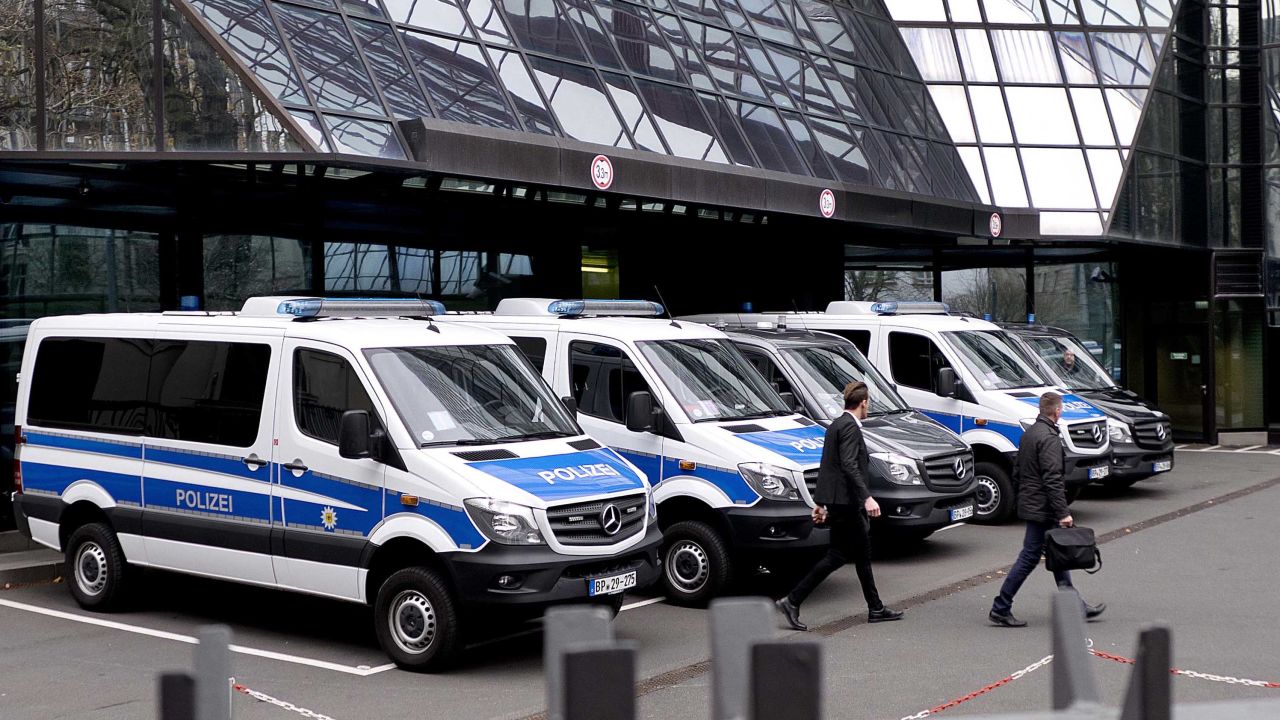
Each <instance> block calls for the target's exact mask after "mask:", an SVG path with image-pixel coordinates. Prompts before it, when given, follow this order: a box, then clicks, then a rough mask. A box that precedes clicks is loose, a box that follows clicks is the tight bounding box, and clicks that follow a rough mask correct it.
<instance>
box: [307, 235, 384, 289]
mask: <svg viewBox="0 0 1280 720" xmlns="http://www.w3.org/2000/svg"><path fill="white" fill-rule="evenodd" d="M388 265H389V263H388V261H387V246H386V245H371V244H365V243H325V244H324V288H325V290H339V291H347V292H350V291H365V290H382V291H386V290H393V289H394V288H393V287H392V286H391V275H390V270H389V267H388Z"/></svg>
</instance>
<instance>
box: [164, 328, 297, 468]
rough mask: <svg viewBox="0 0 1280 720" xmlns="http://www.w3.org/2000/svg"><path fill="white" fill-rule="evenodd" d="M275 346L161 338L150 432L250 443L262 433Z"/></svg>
mask: <svg viewBox="0 0 1280 720" xmlns="http://www.w3.org/2000/svg"><path fill="white" fill-rule="evenodd" d="M270 364H271V347H270V346H268V345H264V344H261V343H226V342H196V341H185V340H161V341H158V342H157V343H156V345H155V353H154V355H153V356H152V361H151V377H150V383H149V384H150V389H149V393H148V394H149V396H150V399H151V403H152V406H153V407H154V414H153V416H152V417H153V419H152V422H151V423H150V425H151V427H150V429H149V431H148V434H149V435H154V436H155V437H161V438H168V439H171V440H186V441H189V442H203V443H214V444H217V445H231V446H234V447H248V446H249V445H252V444H253V442H254V440H256V439H257V437H258V420H259V418H260V417H261V416H262V397H263V393H264V392H265V391H266V387H267V368H268V367H269V366H270Z"/></svg>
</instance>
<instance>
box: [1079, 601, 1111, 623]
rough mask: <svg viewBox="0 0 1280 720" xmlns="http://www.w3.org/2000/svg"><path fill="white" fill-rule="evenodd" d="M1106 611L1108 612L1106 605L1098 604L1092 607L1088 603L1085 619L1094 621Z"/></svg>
mask: <svg viewBox="0 0 1280 720" xmlns="http://www.w3.org/2000/svg"><path fill="white" fill-rule="evenodd" d="M1106 611H1107V604H1106V603H1098V604H1097V605H1090V604H1088V603H1085V606H1084V618H1085V619H1086V620H1092V619H1094V618H1096V617H1098V616H1099V615H1101V614H1102V613H1104V612H1106Z"/></svg>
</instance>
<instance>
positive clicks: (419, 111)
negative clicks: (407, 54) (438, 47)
mask: <svg viewBox="0 0 1280 720" xmlns="http://www.w3.org/2000/svg"><path fill="white" fill-rule="evenodd" d="M351 25H352V27H353V28H354V30H355V32H356V37H357V38H359V40H360V46H361V48H363V49H364V56H365V59H367V60H368V61H369V65H370V67H372V68H373V74H374V75H375V76H376V77H377V78H378V86H379V87H380V88H381V89H382V97H383V99H384V100H386V102H387V106H388V107H390V108H391V112H392V113H393V114H394V115H395V116H396V117H397V118H400V119H412V118H419V117H431V115H432V113H431V106H430V105H428V104H427V99H426V98H425V97H424V96H423V95H422V89H421V88H420V87H418V81H417V80H416V79H415V78H414V75H413V69H412V68H411V67H410V65H409V62H408V60H406V59H405V58H404V56H403V55H401V52H400V45H399V43H397V42H396V37H395V35H394V34H393V32H394V31H393V30H392V29H391V26H390V25H383V24H382V23H373V22H365V21H362V20H353V21H352V22H351Z"/></svg>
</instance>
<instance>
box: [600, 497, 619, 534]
mask: <svg viewBox="0 0 1280 720" xmlns="http://www.w3.org/2000/svg"><path fill="white" fill-rule="evenodd" d="M600 528H601V529H602V530H604V534H605V535H611V536H612V535H617V534H618V531H619V530H621V529H622V513H620V512H618V506H617V505H605V506H604V509H603V510H601V511H600Z"/></svg>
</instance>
